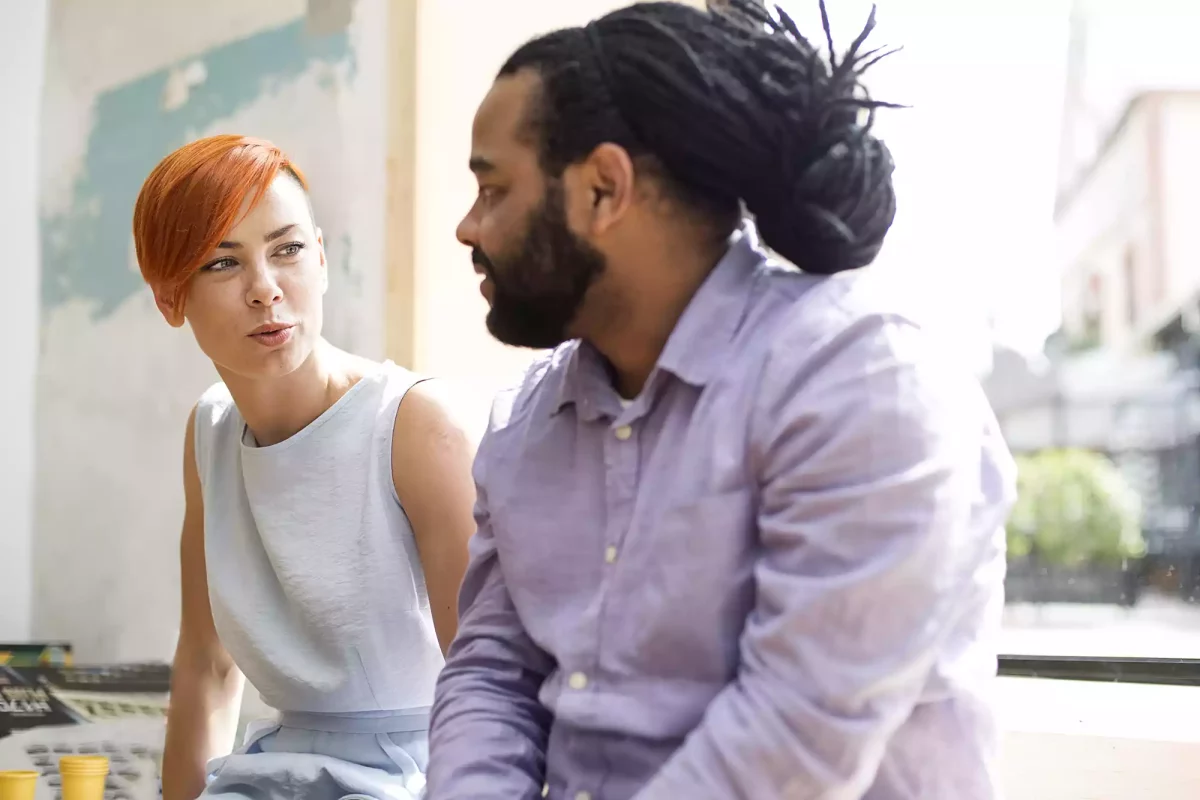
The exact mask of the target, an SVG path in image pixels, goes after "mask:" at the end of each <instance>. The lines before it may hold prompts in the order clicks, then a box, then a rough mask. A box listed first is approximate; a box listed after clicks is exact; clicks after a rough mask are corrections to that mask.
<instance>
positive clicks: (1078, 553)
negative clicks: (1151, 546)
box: [1007, 450, 1146, 566]
mask: <svg viewBox="0 0 1200 800" xmlns="http://www.w3.org/2000/svg"><path fill="white" fill-rule="evenodd" d="M1017 468H1018V473H1017V492H1018V496H1017V503H1016V505H1015V506H1014V508H1013V511H1012V515H1011V516H1010V517H1009V521H1008V527H1007V533H1008V551H1009V554H1010V556H1016V557H1021V556H1031V557H1034V558H1036V559H1038V560H1039V561H1042V562H1046V563H1051V564H1061V565H1063V566H1077V565H1081V564H1086V563H1101V564H1114V563H1120V562H1121V561H1123V560H1125V559H1128V558H1138V557H1140V556H1141V555H1142V554H1144V553H1145V550H1146V544H1145V540H1144V539H1143V538H1142V529H1141V498H1140V497H1139V496H1138V494H1137V492H1136V491H1135V490H1134V489H1133V487H1132V486H1130V485H1129V482H1128V481H1127V480H1126V479H1125V477H1124V476H1123V475H1121V473H1120V471H1118V470H1117V468H1116V467H1115V466H1114V465H1113V464H1112V462H1111V461H1109V460H1108V459H1107V458H1105V457H1104V456H1102V455H1100V454H1098V453H1093V452H1090V451H1087V450H1046V451H1043V452H1041V453H1038V454H1037V455H1033V456H1021V457H1018V459H1017Z"/></svg>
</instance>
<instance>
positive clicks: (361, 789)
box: [200, 714, 429, 800]
mask: <svg viewBox="0 0 1200 800" xmlns="http://www.w3.org/2000/svg"><path fill="white" fill-rule="evenodd" d="M405 720H406V721H403V722H402V723H400V724H397V723H396V718H395V717H389V718H386V719H385V718H381V717H370V716H367V717H359V716H354V715H348V716H338V717H334V716H331V715H326V714H284V715H283V716H282V717H281V718H280V721H279V723H278V724H272V725H268V726H265V727H263V728H261V729H260V730H258V731H256V732H254V733H251V734H250V735H248V736H247V737H246V740H247V743H246V745H245V746H244V747H243V748H242V749H241V750H239V751H237V752H235V753H233V754H232V755H228V756H225V757H224V758H218V759H214V760H213V761H212V762H210V763H209V766H208V772H209V779H208V786H207V788H205V790H204V793H203V794H202V795H201V796H200V797H201V800H284V799H285V798H287V800H292V799H293V798H294V800H364V799H369V800H417V798H420V797H421V795H422V793H423V791H424V788H425V768H426V766H427V765H428V763H429V739H428V715H427V714H425V715H424V716H422V717H419V719H418V721H417V722H416V723H414V722H413V717H412V716H411V715H409V716H407V717H405ZM413 727H419V729H418V730H399V731H397V730H395V729H396V728H413ZM389 729H391V730H389Z"/></svg>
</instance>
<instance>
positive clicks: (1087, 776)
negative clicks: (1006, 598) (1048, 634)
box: [995, 678, 1200, 800]
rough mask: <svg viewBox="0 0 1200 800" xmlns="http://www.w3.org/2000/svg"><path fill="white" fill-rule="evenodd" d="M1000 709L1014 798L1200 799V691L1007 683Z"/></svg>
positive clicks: (1001, 686) (1007, 785)
mask: <svg viewBox="0 0 1200 800" xmlns="http://www.w3.org/2000/svg"><path fill="white" fill-rule="evenodd" d="M995 699H996V708H997V709H998V710H999V715H1000V719H999V721H1000V725H1001V728H1002V730H1003V731H1004V751H1003V780H1004V791H1005V795H1006V796H1008V797H1013V798H1021V800H1109V799H1110V798H1112V799H1113V800H1116V799H1117V798H1141V797H1147V798H1149V797H1153V798H1155V800H1176V799H1178V800H1195V798H1196V797H1197V796H1198V795H1200V726H1198V725H1196V722H1195V721H1196V720H1197V719H1200V688H1192V687H1186V686H1161V685H1147V684H1134V683H1099V682H1083V681H1065V680H1041V679H1037V678H1000V679H999V680H998V681H997V692H996V698H995Z"/></svg>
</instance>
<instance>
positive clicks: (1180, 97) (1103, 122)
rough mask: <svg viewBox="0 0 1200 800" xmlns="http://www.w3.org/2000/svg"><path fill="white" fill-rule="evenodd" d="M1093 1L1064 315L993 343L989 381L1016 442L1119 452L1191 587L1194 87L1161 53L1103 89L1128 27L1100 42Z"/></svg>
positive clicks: (1199, 201) (1197, 417)
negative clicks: (1102, 69) (1012, 343)
mask: <svg viewBox="0 0 1200 800" xmlns="http://www.w3.org/2000/svg"><path fill="white" fill-rule="evenodd" d="M1096 10H1097V5H1096V4H1095V3H1089V2H1080V3H1077V4H1076V7H1075V15H1074V20H1073V24H1072V34H1071V40H1070V43H1069V56H1068V64H1069V66H1068V81H1067V86H1066V92H1065V97H1064V111H1063V121H1062V129H1061V133H1062V135H1061V146H1060V157H1059V176H1058V183H1059V188H1058V197H1057V202H1056V206H1055V215H1054V223H1055V238H1056V255H1057V258H1058V262H1059V264H1060V268H1061V303H1062V325H1061V328H1060V329H1059V331H1058V332H1056V333H1055V334H1054V335H1053V336H1051V337H1050V339H1049V340H1048V342H1047V344H1046V350H1045V354H1044V356H1043V357H1040V358H1038V359H1035V360H1030V359H1027V358H1025V357H1023V356H1021V355H1019V354H1016V353H1013V352H1009V351H997V353H996V354H995V357H994V365H993V370H992V372H991V374H990V375H989V376H988V377H987V378H986V380H985V389H986V390H987V392H988V395H989V398H990V399H991V400H992V403H993V406H994V407H995V409H996V413H997V416H998V418H999V419H1000V422H1001V425H1002V427H1003V428H1004V431H1005V434H1006V437H1007V438H1008V441H1009V443H1010V445H1011V446H1012V448H1013V449H1014V450H1015V451H1017V452H1019V453H1034V452H1037V451H1039V450H1042V449H1046V448H1054V447H1079V448H1086V449H1090V450H1096V451H1099V452H1103V453H1105V454H1106V455H1108V456H1109V457H1110V458H1112V459H1113V460H1114V461H1115V462H1116V463H1117V464H1118V466H1119V467H1120V468H1121V470H1122V472H1123V473H1124V474H1125V476H1126V477H1127V478H1128V479H1129V480H1130V482H1131V483H1132V484H1133V485H1134V487H1135V488H1136V489H1137V491H1138V493H1139V494H1140V495H1141V497H1142V501H1143V508H1144V519H1143V528H1144V533H1145V535H1146V538H1147V546H1148V548H1149V550H1150V556H1151V561H1152V562H1153V561H1154V560H1156V559H1158V560H1160V561H1161V562H1162V564H1163V568H1164V569H1165V570H1166V571H1168V572H1170V573H1171V575H1172V579H1171V580H1172V583H1173V584H1174V585H1173V586H1172V587H1171V588H1178V589H1180V590H1182V591H1183V593H1184V594H1185V595H1187V596H1189V597H1190V596H1192V595H1193V594H1194V593H1195V591H1196V589H1197V588H1198V586H1197V584H1198V582H1200V575H1198V570H1197V556H1198V554H1200V392H1198V388H1197V387H1198V386H1200V380H1198V378H1197V371H1196V367H1197V366H1198V363H1200V362H1198V359H1197V353H1200V346H1197V341H1198V340H1197V337H1196V335H1195V332H1196V331H1198V330H1200V304H1198V300H1197V298H1198V296H1200V241H1198V240H1197V237H1196V222H1195V211H1196V209H1197V208H1200V155H1198V153H1197V150H1196V148H1195V144H1194V143H1195V141H1197V139H1198V137H1200V91H1195V90H1192V89H1190V88H1188V87H1189V85H1196V86H1200V74H1189V73H1188V72H1187V71H1186V70H1185V71H1184V72H1183V73H1180V71H1179V70H1177V69H1174V68H1173V66H1172V65H1164V66H1163V69H1162V70H1160V72H1159V73H1158V74H1156V73H1154V71H1153V70H1151V71H1149V72H1146V73H1143V74H1141V75H1140V76H1139V77H1138V78H1137V80H1134V81H1131V82H1127V83H1125V84H1124V85H1120V86H1112V85H1109V86H1101V87H1099V88H1098V87H1097V85H1096V84H1097V83H1102V81H1100V80H1099V79H1097V78H1095V76H1094V75H1093V74H1092V71H1090V70H1089V67H1091V68H1093V69H1094V67H1095V65H1096V64H1098V63H1102V64H1107V65H1108V66H1109V69H1111V63H1112V62H1113V61H1117V62H1119V61H1120V60H1121V54H1120V53H1119V52H1117V50H1116V46H1117V44H1118V43H1119V42H1120V41H1122V40H1121V39H1118V38H1115V37H1113V36H1109V37H1107V38H1103V37H1101V40H1100V42H1099V43H1097V42H1096V41H1095V37H1094V36H1092V33H1093V31H1094V30H1095V29H1096V27H1097V26H1096V25H1095V24H1094V23H1095V15H1096ZM1105 10H1106V11H1107V9H1105ZM1158 21H1159V22H1161V20H1158ZM1106 22H1107V24H1108V27H1109V29H1110V30H1112V29H1113V20H1112V19H1107V20H1106ZM1148 27H1153V26H1148ZM1155 29H1156V30H1161V27H1156V28H1155ZM1131 30H1132V31H1133V33H1131V34H1130V36H1133V37H1135V38H1136V35H1137V31H1138V28H1137V27H1136V26H1134V27H1133V28H1131ZM1124 41H1126V42H1127V41H1128V39H1126V40H1124ZM1097 44H1099V46H1100V48H1107V49H1101V51H1100V52H1097V49H1098V48H1097ZM1116 98H1119V102H1115V99H1116Z"/></svg>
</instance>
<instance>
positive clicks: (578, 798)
mask: <svg viewBox="0 0 1200 800" xmlns="http://www.w3.org/2000/svg"><path fill="white" fill-rule="evenodd" d="M575 800H592V793H591V792H576V793H575Z"/></svg>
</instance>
